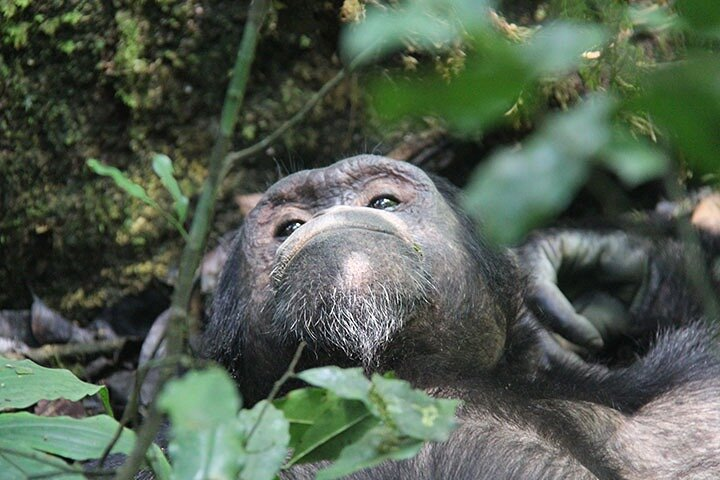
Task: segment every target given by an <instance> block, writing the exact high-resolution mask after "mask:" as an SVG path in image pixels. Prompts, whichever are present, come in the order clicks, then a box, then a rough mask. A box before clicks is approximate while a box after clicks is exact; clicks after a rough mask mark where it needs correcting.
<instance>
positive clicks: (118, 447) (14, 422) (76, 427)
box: [0, 412, 169, 478]
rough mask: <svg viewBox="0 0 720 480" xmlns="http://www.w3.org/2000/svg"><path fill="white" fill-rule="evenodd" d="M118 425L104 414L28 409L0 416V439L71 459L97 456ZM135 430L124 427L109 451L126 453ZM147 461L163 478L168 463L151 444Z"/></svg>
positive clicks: (85, 458) (25, 447) (128, 450)
mask: <svg viewBox="0 0 720 480" xmlns="http://www.w3.org/2000/svg"><path fill="white" fill-rule="evenodd" d="M119 428H120V424H119V423H118V422H117V421H116V420H114V419H113V418H111V417H109V416H107V415H96V416H94V417H88V418H80V419H77V418H70V417H43V416H39V415H33V414H31V413H28V412H17V413H4V414H2V415H0V438H12V439H13V445H14V446H16V447H19V448H22V449H24V450H28V451H35V452H43V453H47V454H52V455H57V456H60V457H63V458H68V459H71V460H91V459H96V458H100V456H101V455H102V454H103V452H104V451H105V448H106V447H107V445H109V444H110V442H111V441H112V439H113V438H114V436H115V434H116V432H117V430H118V429H119ZM134 444H135V433H134V432H133V431H132V430H129V429H127V428H124V429H123V430H122V433H121V434H120V437H119V438H118V440H117V442H116V443H115V445H114V446H113V449H112V450H111V453H124V454H129V453H130V452H131V451H132V448H133V445H134ZM148 457H151V458H152V461H150V462H149V463H150V464H151V467H152V468H153V470H154V471H155V472H156V474H157V476H158V478H167V477H168V471H169V465H168V464H167V459H166V458H165V455H163V453H162V451H161V450H160V449H159V448H158V447H157V445H153V446H152V447H151V449H150V451H149V453H148Z"/></svg>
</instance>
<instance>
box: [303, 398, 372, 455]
mask: <svg viewBox="0 0 720 480" xmlns="http://www.w3.org/2000/svg"><path fill="white" fill-rule="evenodd" d="M328 403H329V404H328V405H317V407H318V409H320V415H319V416H318V417H317V418H316V419H315V421H314V422H313V424H312V426H310V427H309V428H308V429H307V430H306V431H305V432H304V435H303V436H302V438H301V439H300V442H299V443H298V445H297V447H296V449H295V451H294V452H293V456H292V458H291V459H290V463H306V462H314V461H319V460H334V459H336V458H337V457H338V455H339V454H340V452H341V451H342V449H343V448H344V447H346V446H347V445H350V444H352V443H354V442H356V441H357V440H358V439H360V438H361V437H362V436H363V435H364V434H365V432H366V431H368V430H369V429H370V428H372V427H374V426H375V425H377V424H378V423H379V419H378V418H376V417H373V416H372V414H371V413H370V412H369V411H368V409H367V407H366V406H365V405H364V404H363V403H362V402H359V401H357V400H344V399H341V398H338V397H334V400H330V401H329V402H328Z"/></svg>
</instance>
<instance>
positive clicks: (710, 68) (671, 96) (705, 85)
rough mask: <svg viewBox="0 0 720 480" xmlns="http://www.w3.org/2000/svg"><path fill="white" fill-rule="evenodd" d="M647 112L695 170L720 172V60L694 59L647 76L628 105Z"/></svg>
mask: <svg viewBox="0 0 720 480" xmlns="http://www.w3.org/2000/svg"><path fill="white" fill-rule="evenodd" d="M626 107H627V108H629V109H630V110H632V111H641V112H647V113H648V114H649V117H650V118H651V119H652V121H653V122H654V123H655V124H657V125H659V126H660V127H661V128H662V129H663V130H664V131H665V132H666V133H667V134H668V136H669V138H670V140H671V141H672V142H673V143H674V144H675V145H676V146H677V147H678V148H679V150H680V152H681V153H682V154H683V156H684V158H685V159H686V160H687V162H688V164H689V165H690V167H691V168H692V169H693V170H696V171H698V172H699V173H701V174H707V173H714V174H716V173H718V171H720V135H718V134H717V126H718V125H720V58H718V56H717V55H715V56H699V55H698V56H693V57H690V58H689V59H688V60H686V61H684V62H679V63H677V64H673V65H667V66H664V67H663V68H660V69H658V70H656V71H654V72H652V73H651V74H649V75H647V76H646V78H645V80H644V82H643V89H642V93H641V94H640V95H638V96H637V97H636V98H634V99H632V100H630V101H628V102H627V104H626Z"/></svg>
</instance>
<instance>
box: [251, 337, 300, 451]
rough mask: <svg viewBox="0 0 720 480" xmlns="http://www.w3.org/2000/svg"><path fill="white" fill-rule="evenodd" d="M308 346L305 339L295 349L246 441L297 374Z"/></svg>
mask: <svg viewBox="0 0 720 480" xmlns="http://www.w3.org/2000/svg"><path fill="white" fill-rule="evenodd" d="M306 346H307V343H305V342H304V341H301V342H300V345H298V348H297V350H295V355H293V358H292V360H291V361H290V364H289V365H288V368H287V370H285V373H283V374H282V376H281V377H280V378H278V379H277V381H276V382H275V383H274V384H273V388H272V390H270V394H269V395H268V396H267V398H266V399H265V400H266V403H265V405H263V408H262V410H260V414H259V415H258V418H257V421H256V422H255V425H253V427H252V429H250V433H248V436H247V439H246V441H247V442H249V441H250V438H251V437H252V436H253V433H255V430H257V428H258V425H260V422H261V421H262V417H263V415H265V411H266V410H267V408H268V405H270V403H272V401H273V400H275V397H276V396H277V394H278V392H279V391H280V389H281V388H282V386H283V385H284V384H285V382H287V381H288V380H289V379H290V377H292V376H293V375H295V367H297V364H298V362H299V361H300V357H301V356H302V352H303V350H304V349H305V347H306Z"/></svg>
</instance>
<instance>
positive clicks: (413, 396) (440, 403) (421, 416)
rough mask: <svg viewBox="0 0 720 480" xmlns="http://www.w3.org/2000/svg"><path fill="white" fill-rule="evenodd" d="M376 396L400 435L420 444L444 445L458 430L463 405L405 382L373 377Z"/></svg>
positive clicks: (377, 376)
mask: <svg viewBox="0 0 720 480" xmlns="http://www.w3.org/2000/svg"><path fill="white" fill-rule="evenodd" d="M372 383H373V386H374V392H375V393H376V394H377V395H378V396H379V397H380V399H381V400H382V402H383V403H384V408H383V410H384V411H385V413H386V414H387V415H388V416H389V417H390V418H391V420H392V423H393V425H394V426H395V427H396V428H397V429H398V431H399V432H400V433H401V434H403V435H407V436H409V437H413V438H416V439H419V440H432V441H435V442H443V441H445V440H447V439H448V436H449V435H450V433H451V432H452V431H453V430H455V428H456V427H457V422H456V420H455V410H456V409H457V407H458V405H459V404H460V402H459V401H458V400H447V399H442V398H433V397H431V396H429V395H428V394H426V393H425V392H423V391H422V390H416V389H413V388H412V386H411V385H410V384H409V383H408V382H406V381H403V380H390V379H386V378H383V377H382V376H380V375H377V374H375V375H373V378H372Z"/></svg>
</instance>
